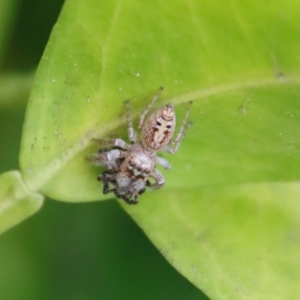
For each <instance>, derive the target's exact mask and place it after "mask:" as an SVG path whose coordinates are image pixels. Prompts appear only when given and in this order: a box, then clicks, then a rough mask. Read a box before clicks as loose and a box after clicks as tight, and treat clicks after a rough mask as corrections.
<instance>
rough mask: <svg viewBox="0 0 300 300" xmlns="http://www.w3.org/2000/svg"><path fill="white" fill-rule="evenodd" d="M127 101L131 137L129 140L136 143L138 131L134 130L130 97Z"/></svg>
mask: <svg viewBox="0 0 300 300" xmlns="http://www.w3.org/2000/svg"><path fill="white" fill-rule="evenodd" d="M125 103H126V120H127V132H128V138H129V140H131V141H132V142H134V143H135V142H136V141H137V135H136V132H135V131H134V129H133V125H132V119H131V113H130V103H129V99H128V100H126V101H125Z"/></svg>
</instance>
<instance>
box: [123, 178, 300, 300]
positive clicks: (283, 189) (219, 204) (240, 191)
mask: <svg viewBox="0 0 300 300" xmlns="http://www.w3.org/2000/svg"><path fill="white" fill-rule="evenodd" d="M299 194H300V185H299V184H293V183H290V184H287V183H285V184H281V183H272V184H243V185H232V186H230V185H226V186H222V187H206V188H202V189H199V188H190V189H186V188H184V189H174V190H169V191H165V192H162V193H161V197H160V198H158V197H156V198H155V197H153V196H154V195H153V193H148V194H145V199H143V202H142V203H141V205H139V207H132V206H128V205H125V204H124V205H123V206H124V208H125V209H126V210H127V212H128V213H129V214H131V215H132V216H133V218H134V220H135V221H136V222H137V223H138V224H140V225H141V227H142V229H144V230H145V231H146V233H147V234H148V235H149V238H150V239H151V240H152V241H153V242H154V244H155V245H157V247H158V249H159V250H160V251H161V252H162V253H163V255H164V256H165V257H166V258H167V260H168V261H169V262H170V263H171V264H172V265H173V266H174V267H175V268H176V269H177V270H178V271H179V272H181V273H182V274H183V275H184V276H186V277H187V278H188V279H189V280H190V281H191V282H192V283H194V284H195V285H196V286H198V287H200V288H201V289H202V291H203V292H205V293H206V294H207V295H208V296H209V297H210V299H293V298H294V295H297V293H298V290H299V276H300V268H299V263H298V261H299V259H298V257H299V249H300V239H299V231H300V222H299V216H300V206H299Z"/></svg>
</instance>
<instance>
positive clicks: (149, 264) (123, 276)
mask: <svg viewBox="0 0 300 300" xmlns="http://www.w3.org/2000/svg"><path fill="white" fill-rule="evenodd" d="M8 1H11V3H12V2H14V3H15V5H13V4H12V6H11V9H10V10H7V13H9V12H10V16H8V18H10V20H11V21H10V24H9V27H8V30H7V31H6V33H7V34H6V38H5V39H4V42H5V43H3V42H2V44H4V45H1V46H2V48H4V56H3V57H4V58H2V61H1V73H0V133H1V147H0V171H1V173H2V172H4V171H9V170H12V169H18V168H19V167H18V151H19V144H20V137H21V130H22V122H23V118H24V113H25V107H26V101H27V98H28V94H29V91H30V86H31V83H32V79H33V74H34V70H35V68H36V66H37V64H38V62H39V60H40V58H41V56H42V53H43V49H44V48H45V45H46V43H47V40H48V38H49V35H50V32H51V28H52V26H53V25H54V23H55V21H56V19H57V17H58V14H59V11H60V9H61V7H62V5H63V1H62V0H44V1H40V0H31V1H28V0H27V1H25V0H23V1H15V0H14V1H13V0H8ZM8 1H6V0H5V2H7V3H8ZM3 3H4V2H3ZM3 7H5V5H4V6H2V9H3ZM0 9H1V5H0ZM1 14H2V15H3V14H5V11H2V13H1ZM2 52H3V51H2ZM0 299H1V300H10V299H12V300H18V299H31V300H34V299H43V300H46V299H51V300H53V299H55V300H59V299H64V300H66V299H72V300H77V299H85V300H86V299H173V300H176V299H191V300H194V299H207V298H206V297H205V296H204V295H203V294H202V293H201V292H200V291H199V290H198V289H196V288H195V287H194V286H193V285H192V284H191V283H189V282H188V281H187V280H186V279H185V278H184V277H182V276H181V275H180V274H179V273H178V272H177V271H175V269H174V268H173V267H171V266H170V265H169V263H167V262H166V260H165V259H164V258H163V257H162V255H161V254H160V252H159V251H158V250H157V249H156V248H155V247H154V246H153V245H152V244H151V243H150V241H149V240H148V239H147V237H146V236H145V235H144V233H143V232H142V231H141V230H140V229H139V228H138V227H137V226H136V225H135V223H134V222H133V221H132V220H131V219H130V218H129V216H127V214H126V213H125V212H124V211H123V210H122V209H121V207H120V206H119V205H118V203H117V202H116V201H114V200H113V201H102V202H101V203H100V202H99V203H87V204H66V203H63V202H57V201H52V200H50V199H49V200H46V202H45V205H44V207H43V208H42V210H41V211H40V212H39V213H38V214H36V215H35V216H33V217H31V218H30V219H28V220H27V221H25V222H23V223H22V224H21V225H19V226H17V227H15V228H13V229H12V230H10V231H8V232H6V233H5V234H4V235H2V236H1V237H0Z"/></svg>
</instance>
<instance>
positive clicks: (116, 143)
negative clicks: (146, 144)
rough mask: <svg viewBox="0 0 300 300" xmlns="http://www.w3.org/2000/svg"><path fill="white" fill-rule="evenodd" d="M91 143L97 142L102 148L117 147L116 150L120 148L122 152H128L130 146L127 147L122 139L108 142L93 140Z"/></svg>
mask: <svg viewBox="0 0 300 300" xmlns="http://www.w3.org/2000/svg"><path fill="white" fill-rule="evenodd" d="M93 141H94V142H97V143H99V144H101V145H104V146H109V147H118V148H121V149H123V150H129V149H131V145H128V144H127V143H126V142H125V141H123V140H122V139H109V140H105V139H93ZM104 149H107V148H104Z"/></svg>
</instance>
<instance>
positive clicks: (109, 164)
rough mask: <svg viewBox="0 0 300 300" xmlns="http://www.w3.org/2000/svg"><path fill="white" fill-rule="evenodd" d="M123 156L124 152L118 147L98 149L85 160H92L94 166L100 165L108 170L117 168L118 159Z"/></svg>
mask: <svg viewBox="0 0 300 300" xmlns="http://www.w3.org/2000/svg"><path fill="white" fill-rule="evenodd" d="M124 157H125V152H124V151H121V150H119V149H112V150H109V151H105V152H104V151H99V152H98V153H95V154H92V155H90V156H88V157H87V160H88V161H90V162H93V163H94V164H95V165H96V166H102V167H104V168H105V169H107V170H110V171H117V170H118V169H119V165H120V160H122V159H123V158H124Z"/></svg>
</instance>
